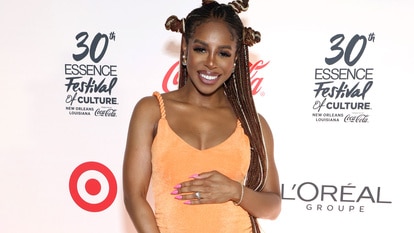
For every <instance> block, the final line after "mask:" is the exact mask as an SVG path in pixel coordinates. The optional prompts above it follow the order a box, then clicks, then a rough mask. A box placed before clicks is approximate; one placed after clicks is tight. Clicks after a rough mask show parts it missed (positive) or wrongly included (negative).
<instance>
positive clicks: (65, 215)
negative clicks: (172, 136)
mask: <svg viewBox="0 0 414 233" xmlns="http://www.w3.org/2000/svg"><path fill="white" fill-rule="evenodd" d="M225 3H227V2H225ZM200 4H201V0H200V1H195V0H191V1H190V0H181V1H167V0H162V1H147V2H142V1H141V2H139V1H127V0H121V1H95V0H91V1H79V0H75V1H51V0H44V1H4V0H2V1H1V2H0V26H1V27H0V28H1V32H2V34H1V37H0V74H1V85H0V96H1V98H0V106H1V108H0V109H1V121H0V126H1V131H0V132H1V133H0V136H1V143H0V184H1V192H0V232H4V233H22V232H36V233H49V232H50V233H56V232H59V233H73V232H77V233H89V232H101V233H104V232H108V233H109V232H110V233H113V232H117V233H134V232H135V230H134V228H133V226H132V223H131V221H130V219H129V217H128V215H127V213H126V211H125V208H124V205H123V193H122V162H123V153H124V149H125V141H126V135H127V128H128V124H129V119H130V116H131V113H132V110H133V107H134V105H135V103H136V102H137V101H138V100H139V99H140V98H141V97H143V96H147V95H151V94H152V92H153V91H160V92H168V91H171V90H174V89H176V88H177V78H178V59H179V46H180V37H181V35H180V34H178V33H172V32H169V31H166V30H165V28H164V23H165V20H166V19H167V18H168V17H169V16H170V15H177V16H178V17H179V18H182V17H185V16H186V15H187V13H188V12H189V11H190V10H191V9H193V8H195V7H198V6H199V5H200ZM413 10H414V3H413V2H412V1H408V0H407V1H403V0H396V1H391V0H375V1H374V0H363V1H356V0H337V1H328V0H315V1H306V0H299V1H263V0H262V1H253V0H252V1H250V9H249V10H248V11H247V12H244V13H241V17H242V20H243V21H244V23H245V24H246V26H249V27H252V28H254V29H255V30H258V31H260V32H261V33H262V41H261V42H260V43H259V44H257V45H255V46H253V47H252V48H251V49H250V58H251V66H250V70H251V85H252V91H253V95H254V98H255V100H256V103H257V108H258V111H259V112H260V113H261V114H262V115H264V116H265V117H266V118H267V120H268V122H269V124H270V126H271V128H272V130H273V133H274V139H275V158H276V163H277V166H278V169H279V172H280V181H281V189H282V198H283V205H282V213H281V215H280V216H279V218H278V219H276V220H261V221H260V222H261V223H262V227H263V230H264V232H267V233H273V232H293V233H296V232H318V233H328V232H329V233H330V232H337V233H338V232H396V231H398V232H412V231H413V227H412V225H411V224H410V221H411V218H410V219H409V216H411V215H412V214H410V213H411V212H412V210H413V207H414V206H413V204H412V203H413V202H412V199H413V197H412V193H413V188H412V184H411V183H412V181H411V180H412V177H413V169H412V164H413V163H412V162H411V160H410V159H409V157H410V156H413V155H414V150H413V136H412V132H413V130H414V127H413V119H412V117H413V111H412V110H413V105H412V100H413V94H412V93H413V91H412V88H413V84H414V81H413V78H414V77H413V74H412V69H411V68H412V66H413V65H414V59H413V55H414V53H413V52H414V49H413V42H412V40H413V37H414V32H413V27H412V22H414V14H413ZM235 162H237V161H235ZM149 199H151V196H150V195H149Z"/></svg>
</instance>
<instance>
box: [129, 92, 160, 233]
mask: <svg viewBox="0 0 414 233" xmlns="http://www.w3.org/2000/svg"><path fill="white" fill-rule="evenodd" d="M159 117H160V113H159V107H158V102H157V100H156V99H155V98H154V97H146V98H143V99H142V100H140V101H139V102H138V103H137V105H136V106H135V108H134V111H133V114H132V117H131V121H130V125H129V130H128V138H127V143H126V149H125V155H124V164H123V190H124V202H125V207H126V209H127V211H128V214H129V216H130V218H131V220H132V222H133V224H134V226H135V228H136V229H137V231H138V232H140V233H159V230H158V228H157V224H156V221H155V217H154V213H153V210H152V208H151V206H150V204H149V203H148V201H147V199H146V198H147V192H148V187H149V184H150V180H151V145H152V141H153V137H154V129H155V126H156V124H157V122H158V119H159Z"/></svg>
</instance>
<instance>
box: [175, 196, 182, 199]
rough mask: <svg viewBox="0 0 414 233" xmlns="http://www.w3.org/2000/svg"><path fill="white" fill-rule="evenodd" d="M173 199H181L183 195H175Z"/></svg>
mask: <svg viewBox="0 0 414 233" xmlns="http://www.w3.org/2000/svg"><path fill="white" fill-rule="evenodd" d="M175 199H178V200H181V199H183V196H181V195H178V196H175Z"/></svg>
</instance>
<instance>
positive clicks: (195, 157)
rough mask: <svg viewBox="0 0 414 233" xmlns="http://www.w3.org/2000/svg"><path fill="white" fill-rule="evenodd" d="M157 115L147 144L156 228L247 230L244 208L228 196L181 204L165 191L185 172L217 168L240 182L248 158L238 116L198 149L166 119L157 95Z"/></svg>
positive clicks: (206, 232) (201, 232) (200, 232)
mask: <svg viewBox="0 0 414 233" xmlns="http://www.w3.org/2000/svg"><path fill="white" fill-rule="evenodd" d="M154 96H156V97H157V98H158V101H159V103H160V110H161V119H160V120H159V122H158V130H157V135H156V137H155V139H154V142H153V145H152V149H151V151H152V190H153V192H154V193H153V195H154V203H155V204H154V212H155V217H156V221H157V225H158V228H159V230H160V231H161V232H162V233H247V232H248V233H251V232H252V229H251V223H250V219H249V215H248V213H247V212H246V211H245V210H244V209H242V208H241V207H240V206H235V205H234V204H233V203H232V202H231V201H229V202H226V203H222V204H204V205H187V204H184V203H183V201H182V200H177V199H175V198H174V197H175V195H171V192H172V191H173V190H174V186H175V185H177V184H179V183H180V182H182V181H185V180H189V179H190V178H189V176H191V175H193V174H197V173H201V172H206V171H211V170H217V171H219V172H221V173H222V174H224V175H226V176H228V177H229V178H231V179H233V180H237V181H239V182H243V180H244V177H245V176H246V174H247V170H248V168H249V163H250V143H249V139H248V137H247V136H246V135H245V134H244V130H243V128H242V127H241V124H240V122H239V121H237V127H236V129H235V131H234V132H233V134H232V135H231V136H230V137H229V138H227V139H226V140H225V141H224V142H222V143H220V144H219V145H216V146H214V147H212V148H208V149H205V150H199V149H196V148H194V147H193V146H191V145H189V144H188V143H186V142H185V141H184V140H183V139H182V138H180V137H179V136H178V135H177V134H176V133H175V132H174V131H173V130H172V129H171V128H170V126H169V125H168V122H167V119H166V112H165V109H164V103H163V100H162V97H161V95H160V94H159V93H158V92H154Z"/></svg>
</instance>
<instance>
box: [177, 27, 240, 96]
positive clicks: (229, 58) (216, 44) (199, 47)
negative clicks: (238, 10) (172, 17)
mask: <svg viewBox="0 0 414 233" xmlns="http://www.w3.org/2000/svg"><path fill="white" fill-rule="evenodd" d="M236 45H237V44H236V38H235V37H234V36H233V35H232V34H231V33H230V31H229V28H228V26H227V25H226V24H225V23H224V22H222V21H209V22H207V23H203V24H201V25H199V26H198V27H197V28H196V29H195V32H194V34H193V37H192V38H190V39H189V41H188V44H187V45H186V46H184V54H185V55H186V57H187V73H188V77H189V79H190V81H191V82H192V83H193V85H194V86H195V88H196V89H197V90H198V91H199V92H201V93H203V94H205V95H209V94H212V93H214V92H215V91H216V90H217V89H219V88H220V87H221V86H222V84H223V83H224V82H225V81H226V80H227V79H228V78H229V77H230V75H231V74H232V73H233V69H234V63H235V57H236Z"/></svg>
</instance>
